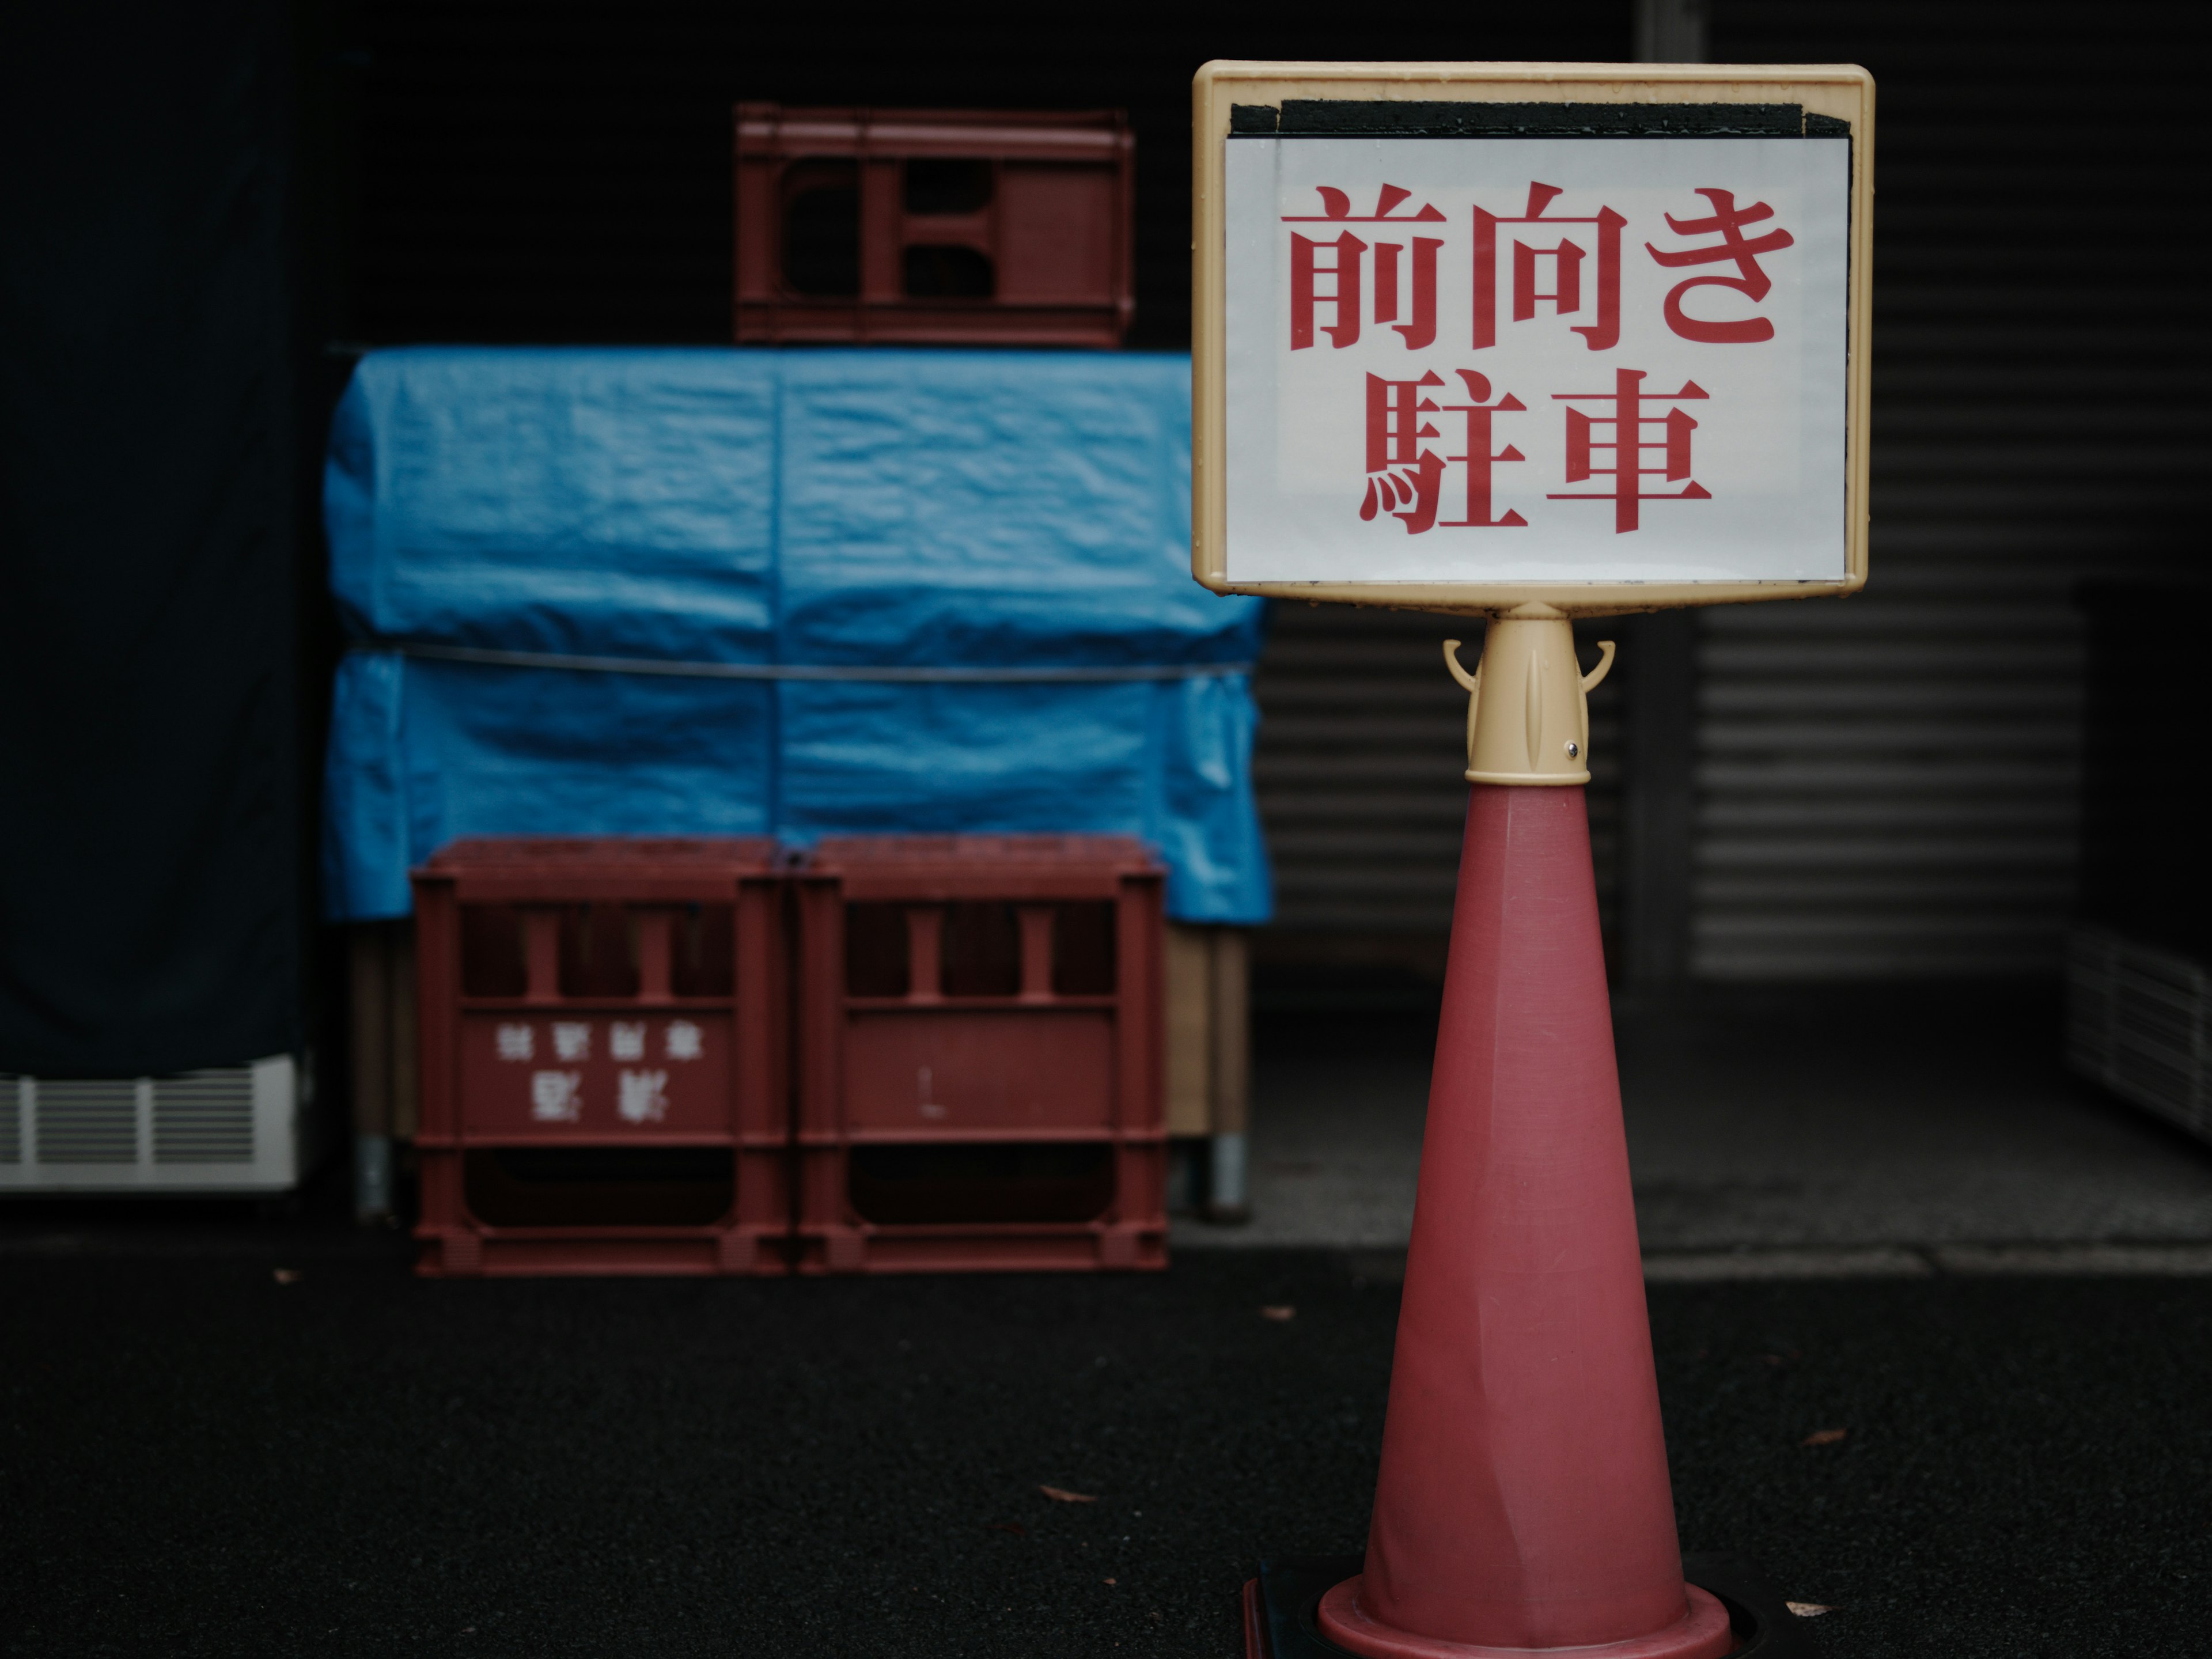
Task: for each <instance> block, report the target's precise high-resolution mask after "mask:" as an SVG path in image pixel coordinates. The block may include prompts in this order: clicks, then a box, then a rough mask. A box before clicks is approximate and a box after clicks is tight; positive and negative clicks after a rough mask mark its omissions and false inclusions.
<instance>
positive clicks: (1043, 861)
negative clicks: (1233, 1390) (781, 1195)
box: [798, 836, 1167, 1273]
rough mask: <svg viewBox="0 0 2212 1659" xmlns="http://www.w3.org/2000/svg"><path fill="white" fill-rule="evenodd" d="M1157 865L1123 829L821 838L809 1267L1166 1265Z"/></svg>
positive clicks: (808, 899) (805, 1138)
mask: <svg viewBox="0 0 2212 1659" xmlns="http://www.w3.org/2000/svg"><path fill="white" fill-rule="evenodd" d="M1162 873H1163V872H1162V871H1161V870H1160V868H1159V866H1158V865H1157V864H1155V863H1154V862H1153V861H1152V859H1151V858H1150V857H1149V856H1148V855H1147V854H1146V852H1145V849H1144V848H1142V847H1141V846H1140V845H1139V844H1138V843H1137V842H1133V841H1128V840H1124V839H1121V838H1118V837H1111V836H939V837H883V838H877V839H868V840H858V839H855V840H835V841H826V842H823V843H822V844H821V845H820V846H819V847H817V848H816V850H815V854H814V856H813V858H812V860H811V861H810V863H809V865H808V866H807V869H806V871H805V874H804V875H803V877H802V878H800V880H799V915H800V921H799V987H800V988H799V1034H800V1036H799V1115H798V1152H799V1161H800V1163H799V1168H800V1181H799V1192H800V1200H799V1219H798V1233H799V1255H798V1264H799V1270H800V1271H801V1272H804V1273H837V1272H877V1273H884V1272H902V1271H908V1272H910V1271H929V1270H940V1269H964V1270H971V1271H972V1270H977V1269H1024V1268H1032V1269H1033V1268H1076V1269H1081V1268H1100V1267H1106V1268H1111V1267H1164V1266H1165V1265H1166V1262H1167V1242H1166V1233H1167V1218H1166V1215H1165V1212H1164V1172H1165V1158H1166V1131H1165V1127H1164V1122H1163V1118H1162V1110H1161V1101H1162V1058H1161V996H1160V978H1159V976H1160V964H1161V955H1162V951H1161V939H1162V930H1163V927H1164V922H1163V919H1162V915H1161V905H1160V897H1161V878H1162Z"/></svg>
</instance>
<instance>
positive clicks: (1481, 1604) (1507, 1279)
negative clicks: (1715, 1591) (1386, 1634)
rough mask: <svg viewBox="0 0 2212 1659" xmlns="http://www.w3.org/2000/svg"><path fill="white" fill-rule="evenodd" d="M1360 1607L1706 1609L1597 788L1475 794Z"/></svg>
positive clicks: (1541, 1633)
mask: <svg viewBox="0 0 2212 1659" xmlns="http://www.w3.org/2000/svg"><path fill="white" fill-rule="evenodd" d="M1393 1367H1394V1368H1393V1370H1392V1372H1391V1379H1390V1405H1389V1419H1388V1421H1387V1423H1386V1425H1385V1427H1384V1430H1383V1460H1382V1470H1381V1474H1380V1478H1379V1480H1378V1481H1377V1485H1376V1498H1375V1512H1374V1518H1373V1522H1372V1525H1371V1527H1370V1531H1369V1534H1368V1545H1367V1563H1366V1574H1365V1577H1364V1583H1363V1584H1362V1585H1361V1588H1360V1589H1359V1591H1358V1605H1359V1607H1360V1609H1361V1610H1362V1611H1363V1612H1364V1613H1366V1614H1367V1615H1368V1616H1369V1617H1370V1618H1371V1619H1373V1620H1376V1622H1378V1623H1380V1624H1382V1625H1384V1626H1390V1627H1393V1628H1395V1629H1396V1630H1399V1631H1403V1632H1407V1633H1409V1634H1413V1635H1417V1636H1421V1637H1427V1638H1431V1639H1437V1640H1443V1641H1447V1642H1459V1643H1466V1644H1478V1645H1489V1646H1496V1647H1507V1648H1553V1647H1580V1646H1589V1645H1595V1644H1604V1643H1613V1642H1621V1641H1629V1640H1632V1639H1634V1638H1638V1637H1648V1636H1650V1635H1652V1634H1653V1633H1655V1632H1660V1631H1662V1630H1665V1629H1666V1628H1668V1626H1674V1625H1676V1624H1678V1623H1679V1622H1680V1620H1682V1619H1683V1618H1684V1615H1685V1610H1686V1601H1685V1592H1684V1589H1683V1583H1682V1571H1681V1557H1680V1550H1679V1547H1678V1546H1677V1543H1676V1541H1675V1534H1674V1501H1673V1497H1672V1492H1671V1489H1670V1487H1669V1485H1668V1475H1667V1454H1666V1446H1665V1443H1664V1440H1663V1438H1662V1432H1661V1428H1660V1421H1659V1395H1658V1388H1657V1384H1656V1380H1655V1378H1654V1376H1653V1372H1652V1365H1651V1337H1650V1324H1649V1322H1648V1319H1647V1316H1646V1314H1645V1310H1644V1276H1643V1269H1642V1263H1641V1260H1640V1256H1639V1253H1638V1246H1637V1237H1636V1211H1635V1205H1634V1201H1633V1199H1632V1196H1631V1194H1630V1189H1629V1176H1628V1151H1627V1145H1626V1139H1625V1136H1624V1133H1623V1131H1622V1127H1621V1117H1620V1082H1619V1077H1618V1073H1617V1072H1616V1070H1615V1068H1614V1062H1613V1022H1612V1016H1611V1012H1610V1010H1609V1008H1608V1006H1607V1000H1606V981H1605V963H1604V957H1603V952H1602V949H1601V944H1600V940H1599V934H1598V916H1597V898H1596V893H1595V887H1594V884H1593V882H1592V879H1591V873H1590V854H1589V823H1588V819H1587V817H1586V816H1585V809H1584V805H1583V791H1582V790H1581V789H1580V788H1575V787H1565V788H1516V787H1497V786H1490V785H1482V784H1478V785H1476V786H1474V788H1473V789H1472V791H1471V793H1470V799H1469V802H1468V823H1467V838H1466V843H1465V846H1464V848H1463V849H1462V854H1461V862H1460V876H1459V892H1458V898H1457V902H1456V904H1455V909H1454V913H1453V918H1452V939H1451V956H1450V963H1449V969H1447V972H1446V976H1445V982H1444V997H1443V1018H1442V1021H1441V1024H1440V1027H1439V1030H1438V1033H1437V1058H1436V1070H1435V1073H1434V1078H1433V1081H1432V1083H1431V1088H1430V1095H1429V1114H1428V1125H1427V1128H1426V1131H1425V1135H1424V1138H1423V1141H1422V1147H1421V1173H1420V1187H1419V1197H1418V1199H1417V1200H1416V1205H1415V1208H1414V1213H1413V1246H1412V1250H1411V1253H1410V1255H1409V1256H1408V1258H1407V1269H1406V1288H1405V1297H1404V1302H1403V1304H1402V1311H1401V1313H1400V1316H1399V1322H1398V1336H1397V1348H1396V1354H1395V1360H1394V1362H1393Z"/></svg>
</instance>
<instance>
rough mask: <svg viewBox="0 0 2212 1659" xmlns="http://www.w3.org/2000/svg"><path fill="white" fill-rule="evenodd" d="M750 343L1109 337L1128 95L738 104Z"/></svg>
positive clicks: (1118, 280) (1127, 158)
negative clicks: (1074, 104) (1014, 106)
mask: <svg viewBox="0 0 2212 1659" xmlns="http://www.w3.org/2000/svg"><path fill="white" fill-rule="evenodd" d="M735 117H736V128H737V131H736V143H737V248H736V295H735V319H734V326H735V332H736V337H737V339H738V342H739V343H781V342H802V343H803V342H817V343H819V342H836V341H843V342H851V341H879V342H897V341H904V342H908V343H927V344H936V345H955V344H969V345H979V344H980V345H1051V346H1115V345H1119V344H1120V343H1121V339H1122V337H1123V336H1124V335H1125V334H1127V332H1128V329H1129V323H1130V319H1131V318H1132V317H1133V314H1134V312H1135V303H1136V302H1135V297H1134V296H1135V287H1134V278H1133V263H1132V258H1131V247H1132V235H1133V216H1132V209H1131V204H1132V201H1133V195H1132V177H1133V174H1132V164H1133V153H1134V152H1133V143H1134V141H1133V138H1132V137H1131V135H1130V132H1129V129H1128V125H1127V121H1126V120H1125V119H1124V118H1123V117H1122V116H1121V113H1120V112H1118V111H1103V112H1090V113H1084V112H1065V111H1041V112H1012V111H1005V110H869V109H786V108H783V107H781V106H778V105H775V104H740V105H738V106H737V109H736V112H735Z"/></svg>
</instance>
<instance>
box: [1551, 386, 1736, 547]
mask: <svg viewBox="0 0 2212 1659" xmlns="http://www.w3.org/2000/svg"><path fill="white" fill-rule="evenodd" d="M1706 395H1707V394H1706V392H1705V388H1704V387H1703V386H1699V384H1698V383H1697V382H1696V381H1695V380H1685V381H1683V382H1682V389H1681V390H1680V392H1645V391H1644V370H1642V369H1640V368H1620V369H1615V370H1614V371H1613V390H1612V391H1610V392H1554V393H1553V401H1554V402H1555V403H1565V404H1575V403H1589V402H1601V403H1609V404H1612V405H1613V413H1612V414H1610V415H1588V414H1585V413H1583V411H1582V410H1579V409H1573V408H1570V409H1569V410H1567V482H1568V483H1583V482H1584V481H1586V480H1588V479H1591V478H1611V479H1612V480H1613V488H1612V489H1608V490H1590V491H1573V490H1568V491H1558V490H1554V491H1552V492H1550V499H1551V500H1553V501H1611V502H1612V503H1613V533H1614V534H1615V535H1619V534H1620V533H1621V532H1623V531H1629V530H1634V529H1637V528H1638V527H1639V526H1641V525H1642V523H1643V517H1642V511H1641V508H1642V504H1643V503H1644V502H1645V501H1710V500H1711V499H1712V492H1711V490H1709V489H1705V487H1704V486H1703V485H1702V484H1700V483H1698V482H1697V481H1696V480H1695V479H1693V478H1692V477H1690V435H1691V434H1692V432H1694V431H1696V430H1697V429H1698V423H1697V422H1695V421H1694V420H1692V419H1691V418H1690V416H1688V415H1687V414H1686V412H1684V411H1683V410H1679V409H1669V410H1654V411H1652V412H1650V413H1647V412H1646V410H1647V408H1648V406H1649V405H1650V404H1670V403H1676V402H1680V401H1682V400H1684V399H1687V398H1704V397H1705V396H1706ZM1650 426H1656V427H1657V428H1660V434H1659V436H1657V437H1656V438H1651V437H1647V436H1646V435H1644V428H1646V427H1650ZM1601 428H1611V430H1612V433H1613V437H1612V439H1611V441H1604V440H1601V439H1600V438H1599V436H1598V432H1599V430H1600V429H1601ZM1600 453H1611V455H1612V456H1613V465H1611V466H1600V465H1596V460H1597V457H1598V455H1599V454H1600ZM1647 455H1650V456H1652V457H1654V458H1656V459H1657V461H1658V465H1655V466H1646V465H1644V458H1645V457H1646V456H1647ZM1647 477H1662V478H1665V479H1667V480H1668V482H1670V483H1681V484H1682V488H1681V489H1678V490H1675V491H1674V492H1673V493H1671V494H1668V493H1665V492H1662V493H1659V494H1654V493H1653V492H1651V491H1650V490H1648V489H1644V479H1645V478H1647Z"/></svg>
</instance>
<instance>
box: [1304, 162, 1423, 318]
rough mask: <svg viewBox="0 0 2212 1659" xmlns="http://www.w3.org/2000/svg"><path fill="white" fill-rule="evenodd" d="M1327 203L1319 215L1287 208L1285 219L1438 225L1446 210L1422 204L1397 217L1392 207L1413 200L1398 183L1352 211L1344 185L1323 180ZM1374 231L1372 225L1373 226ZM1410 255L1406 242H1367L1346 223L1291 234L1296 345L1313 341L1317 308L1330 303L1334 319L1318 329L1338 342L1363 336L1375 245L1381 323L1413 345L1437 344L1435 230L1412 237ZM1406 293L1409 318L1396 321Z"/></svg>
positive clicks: (1321, 192)
mask: <svg viewBox="0 0 2212 1659" xmlns="http://www.w3.org/2000/svg"><path fill="white" fill-rule="evenodd" d="M1317 193H1318V194H1319V195H1320V197H1321V201H1322V211H1321V212H1320V213H1318V214H1292V215H1286V216H1285V218H1284V220H1283V222H1284V223H1285V224H1290V225H1310V224H1344V225H1411V224H1441V223H1442V222H1443V214H1442V213H1440V212H1438V211H1437V209H1436V208H1435V207H1434V206H1433V205H1431V204H1424V205H1423V206H1422V208H1421V210H1420V211H1419V212H1418V213H1413V214H1408V215H1407V216H1404V217H1402V218H1400V217H1393V216H1392V215H1393V212H1394V210H1395V209H1396V208H1397V207H1399V205H1400V204H1402V203H1404V202H1406V201H1407V200H1408V199H1409V198H1410V197H1412V195H1413V192H1412V191H1408V190H1405V189H1401V187H1400V186H1398V185H1383V188H1382V190H1381V191H1380V192H1379V193H1378V194H1377V196H1376V202H1375V211H1374V212H1373V213H1371V214H1365V215H1361V216H1354V215H1353V213H1352V198H1351V197H1349V196H1347V195H1346V193H1345V192H1344V191H1340V190H1337V189H1335V188H1334V187H1333V186H1330V185H1321V186H1319V187H1318V190H1317ZM1369 234H1370V235H1371V234H1373V233H1372V232H1370V233H1369ZM1410 246H1411V251H1412V257H1411V258H1410V259H1409V258H1407V248H1408V243H1407V242H1385V241H1379V240H1378V241H1375V242H1372V243H1370V242H1364V241H1362V240H1360V239H1359V238H1358V237H1357V236H1355V235H1353V234H1352V233H1351V232H1350V231H1349V230H1346V231H1343V232H1340V234H1338V235H1337V236H1336V237H1335V238H1334V239H1333V240H1326V241H1324V240H1320V239H1318V238H1316V237H1311V236H1307V235H1304V234H1300V233H1298V232H1296V231H1293V232H1292V233H1291V350H1293V351H1300V350H1304V349H1305V348H1306V347H1308V346H1310V345H1312V344H1313V343H1314V337H1315V334H1316V317H1315V312H1316V309H1317V308H1318V307H1322V306H1327V307H1329V314H1330V319H1331V320H1329V321H1328V322H1327V323H1321V324H1319V325H1318V331H1319V332H1321V333H1324V334H1327V335H1328V339H1329V343H1330V344H1331V345H1332V346H1334V347H1336V348H1337V349H1342V348H1344V347H1346V346H1348V345H1351V344H1352V343H1354V342H1356V341H1357V340H1358V338H1359V323H1360V293H1361V288H1362V283H1361V281H1360V274H1361V262H1362V260H1363V259H1364V257H1365V255H1366V254H1367V253H1369V252H1370V251H1371V252H1373V253H1374V255H1375V283H1374V295H1375V301H1374V313H1375V320H1376V322H1378V323H1388V324H1389V325H1391V327H1392V328H1393V329H1394V330H1395V331H1396V332H1397V333H1398V334H1399V335H1400V336H1401V337H1402V338H1403V339H1404V340H1405V342H1406V348H1407V350H1409V351H1417V350H1419V349H1420V348H1422V347H1423V346H1425V345H1429V344H1431V343H1434V341H1435V339H1436V337H1437V249H1439V248H1441V247H1442V246H1443V238H1442V237H1437V236H1415V237H1413V238H1411V239H1410ZM1325 252H1326V253H1328V255H1330V256H1331V257H1330V258H1329V261H1328V263H1327V264H1323V263H1322V255H1323V253H1325ZM1401 270H1404V271H1405V274H1406V280H1405V283H1404V284H1403V287H1404V290H1405V291H1404V292H1403V294H1402V295H1401V283H1400V281H1399V276H1400V272H1401ZM1323 277H1326V278H1328V281H1329V286H1328V289H1327V290H1326V291H1324V290H1323V289H1322V288H1321V287H1320V286H1319V284H1320V282H1321V279H1322V278H1323ZM1401 298H1402V299H1403V300H1404V301H1405V305H1404V314H1405V316H1406V318H1407V320H1406V321H1404V322H1402V323H1401V322H1400V321H1398V318H1399V315H1400V301H1401Z"/></svg>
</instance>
